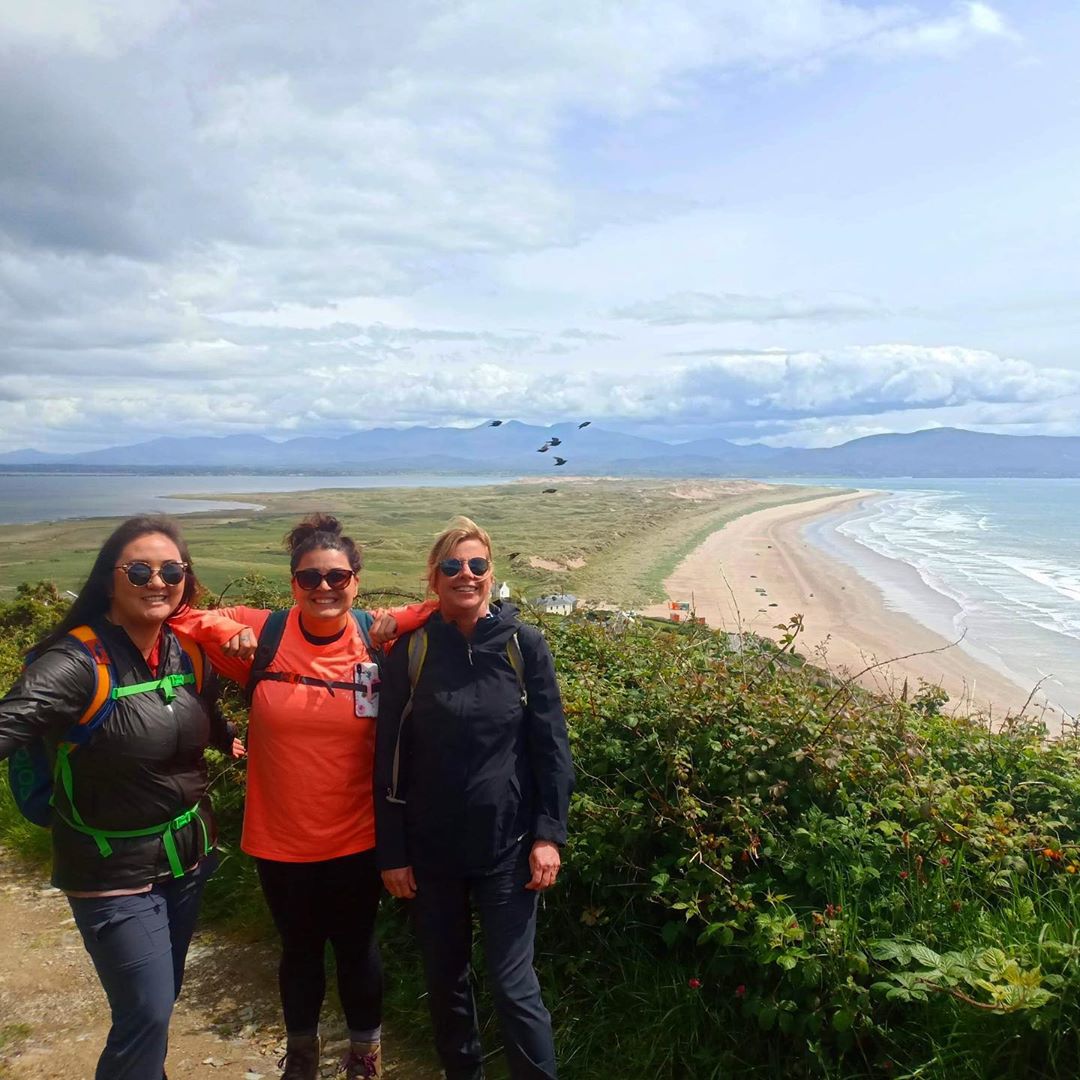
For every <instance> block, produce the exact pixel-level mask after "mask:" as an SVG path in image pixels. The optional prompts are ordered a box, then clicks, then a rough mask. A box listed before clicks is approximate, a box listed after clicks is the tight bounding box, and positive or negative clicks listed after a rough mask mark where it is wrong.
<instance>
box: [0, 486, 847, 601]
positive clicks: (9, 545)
mask: <svg viewBox="0 0 1080 1080" xmlns="http://www.w3.org/2000/svg"><path fill="white" fill-rule="evenodd" d="M253 482H257V478H253ZM545 486H548V484H547V483H542V482H541V483H518V484H505V485H500V486H492V487H480V488H458V489H449V488H420V489H416V488H412V489H402V488H381V489H364V490H355V489H349V490H324V491H303V492H294V493H286V494H280V493H276V494H261V493H258V492H255V493H253V494H252V495H250V496H240V498H250V499H251V500H252V501H253V502H258V503H260V504H264V505H265V508H264V509H262V510H252V511H236V510H229V511H222V512H209V513H198V514H187V515H184V517H183V519H182V522H183V528H184V532H185V534H186V536H187V538H188V541H189V544H190V546H191V552H192V558H193V560H194V562H195V566H196V570H197V572H198V575H199V577H200V579H201V580H202V582H203V583H204V584H205V585H206V586H207V587H208V588H209V589H210V590H211V591H212V592H213V593H214V594H215V595H221V593H222V592H223V591H226V590H227V589H228V587H229V585H230V582H234V581H236V580H237V579H239V578H242V577H244V576H245V575H249V574H252V573H254V574H259V575H261V576H263V577H266V578H268V579H270V580H271V581H278V582H281V583H282V584H284V582H285V581H286V579H287V577H288V564H287V562H286V558H285V554H284V551H283V548H282V545H281V539H282V537H283V536H284V534H285V532H286V531H287V529H288V528H290V527H291V526H292V524H293V523H295V521H296V520H297V519H298V518H299V517H300V516H302V515H304V514H307V513H310V512H311V511H313V510H325V511H330V512H331V513H334V514H336V515H338V516H339V517H340V518H341V519H342V520H343V521H344V523H345V525H346V526H347V530H348V531H349V533H350V535H352V536H353V537H354V539H356V540H357V541H359V542H360V543H361V544H362V546H363V548H364V553H365V554H364V572H363V575H362V578H361V591H362V592H384V591H385V592H398V593H402V594H405V595H409V596H417V595H421V594H422V593H423V591H424V558H425V555H426V553H427V549H428V547H429V545H430V543H431V540H432V538H433V537H434V536H435V535H436V534H437V533H438V532H439V531H440V529H442V528H443V526H444V525H445V524H446V522H447V520H448V519H449V518H450V517H451V516H453V515H454V514H467V515H468V516H470V517H472V518H474V519H475V520H476V521H477V522H479V523H480V524H481V525H483V526H484V527H485V528H487V529H488V530H489V532H490V533H491V534H492V539H493V542H494V544H495V562H496V574H497V576H498V578H499V580H500V581H502V580H505V581H508V582H509V583H510V585H511V587H512V588H513V589H514V592H515V594H517V593H524V594H525V595H529V596H535V595H538V594H542V593H545V592H553V591H557V592H564V591H566V592H572V593H574V594H576V595H577V596H579V597H581V598H583V599H585V600H588V601H591V602H593V603H599V604H604V603H606V604H613V605H618V606H622V607H631V606H640V605H643V604H645V603H648V602H650V601H657V600H661V599H663V588H662V582H663V579H664V577H666V576H667V575H668V574H669V573H670V572H671V570H672V569H673V568H674V567H675V565H676V564H677V563H678V561H679V560H680V559H681V558H682V557H683V556H684V555H686V554H687V553H688V552H689V551H691V550H692V549H693V548H694V547H696V546H697V545H698V544H699V543H701V541H702V540H704V539H705V537H706V536H708V534H709V533H710V532H712V531H714V530H715V529H717V528H719V527H720V526H721V525H722V524H724V523H725V522H727V521H730V520H731V519H732V518H735V517H738V516H739V515H740V514H745V513H748V512H750V511H752V510H757V509H761V508H763V507H765V506H775V505H777V504H779V503H787V502H796V501H801V500H804V499H813V498H818V497H820V496H821V495H823V494H825V493H826V491H828V492H829V493H830V494H832V493H835V489H823V488H806V487H795V486H793V485H764V484H750V483H746V482H742V481H708V480H703V481H696V480H695V481H678V480H595V481H593V480H568V481H563V482H561V483H560V485H559V489H558V491H557V492H556V493H555V494H554V495H544V494H543V493H542V492H543V488H544V487H545ZM193 494H195V493H193ZM116 521H117V519H110V518H94V519H90V520H74V521H61V522H49V523H41V524H32V525H9V526H4V527H2V528H0V598H5V597H7V598H10V597H11V596H13V595H14V592H15V589H16V588H17V586H18V585H19V584H20V583H21V582H27V581H41V580H48V581H53V582H55V583H56V584H57V586H58V587H59V588H61V589H77V588H78V587H79V585H80V584H81V583H82V581H83V580H84V579H85V575H86V572H87V570H88V569H89V566H90V562H91V560H92V558H93V556H94V554H95V552H96V551H97V549H98V547H99V546H100V544H101V542H102V540H103V539H104V538H105V537H106V536H107V535H108V533H109V531H110V530H111V529H112V528H113V527H114V525H115V524H116ZM534 559H538V560H543V561H545V562H549V563H557V564H560V565H561V566H564V567H567V568H566V569H549V568H545V567H543V566H534V565H532V560H534ZM227 596H228V592H227V591H226V597H227Z"/></svg>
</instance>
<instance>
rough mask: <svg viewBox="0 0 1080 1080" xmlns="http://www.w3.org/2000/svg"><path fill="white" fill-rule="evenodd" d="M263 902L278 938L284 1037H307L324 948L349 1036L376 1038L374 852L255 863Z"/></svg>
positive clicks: (322, 985) (315, 1013) (378, 975)
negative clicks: (330, 953) (334, 971)
mask: <svg viewBox="0 0 1080 1080" xmlns="http://www.w3.org/2000/svg"><path fill="white" fill-rule="evenodd" d="M255 862H256V865H257V867H258V871H259V882H260V883H261V885H262V890H263V895H264V896H265V897H266V903H267V906H268V907H269V908H270V914H271V916H272V917H273V919H274V925H275V926H276V927H277V930H278V933H279V934H280V935H281V964H280V966H279V968H278V985H279V986H280V988H281V1006H282V1010H283V1012H284V1014H285V1030H286V1031H287V1032H288V1033H289V1034H290V1035H314V1034H316V1032H317V1031H318V1030H319V1013H320V1011H321V1010H322V1003H323V998H324V997H325V996H326V959H325V958H326V943H327V942H329V943H330V946H331V948H332V949H333V950H334V961H335V965H336V967H337V984H338V996H339V997H340V998H341V1007H342V1010H343V1011H344V1013H345V1022H346V1024H348V1027H349V1033H350V1035H351V1037H352V1038H353V1039H355V1040H357V1041H368V1039H370V1038H371V1037H376V1038H377V1032H378V1028H379V1025H380V1024H381V1022H382V965H381V963H380V961H379V947H378V945H377V944H376V942H375V914H376V912H377V911H378V907H379V894H380V893H381V892H382V880H381V878H380V877H379V873H378V871H377V870H376V869H375V851H374V849H372V850H370V851H362V852H359V853H358V854H356V855H345V856H343V857H342V858H339V859H326V860H323V861H320V862H309V863H287V862H277V861H274V860H271V859H256V860H255Z"/></svg>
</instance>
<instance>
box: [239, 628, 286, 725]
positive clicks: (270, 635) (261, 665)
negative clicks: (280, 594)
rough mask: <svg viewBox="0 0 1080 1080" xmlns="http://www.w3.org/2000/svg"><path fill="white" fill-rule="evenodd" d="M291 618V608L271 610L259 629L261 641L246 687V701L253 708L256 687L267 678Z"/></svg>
mask: <svg viewBox="0 0 1080 1080" xmlns="http://www.w3.org/2000/svg"><path fill="white" fill-rule="evenodd" d="M288 618H289V610H288V609H287V608H286V609H285V610H283V611H271V612H270V618H268V619H267V620H266V622H265V623H263V628H262V630H260V631H259V643H258V645H257V646H256V647H255V659H254V660H253V661H252V664H251V674H250V675H248V681H247V686H245V687H244V702H245V704H246V705H247V707H248V708H249V709H250V708H251V698H252V695H253V694H254V693H255V687H256V686H258V684H259V683H260V682H262V680H263V679H265V678H266V669H267V668H268V667H269V666H270V665H271V664H272V663H273V662H274V657H275V656H277V651H278V646H279V645H280V644H281V638H282V635H283V634H284V633H285V623H286V622H287V621H288Z"/></svg>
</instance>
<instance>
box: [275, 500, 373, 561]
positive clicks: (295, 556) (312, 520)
mask: <svg viewBox="0 0 1080 1080" xmlns="http://www.w3.org/2000/svg"><path fill="white" fill-rule="evenodd" d="M341 530H342V525H341V522H340V521H338V519H337V518H336V517H333V516H332V515H330V514H318V513H317V514H309V515H308V516H307V517H306V518H304V520H303V521H301V522H300V523H299V524H298V525H295V526H294V527H293V528H291V529H290V530H289V531H288V532H287V533H286V534H285V547H286V548H288V551H289V569H290V570H291V571H292V572H293V573H295V572H296V568H297V567H298V566H299V565H300V560H301V559H302V558H303V557H304V556H305V555H306V554H307V553H308V552H309V551H340V552H342V553H343V554H344V555H345V557H346V558H347V559H348V560H349V566H351V567H352V570H353V573H359V572H360V568H361V567H362V566H363V565H364V560H363V559H362V557H361V552H360V546H359V545H358V544H357V543H356V541H354V540H353V539H352V538H351V537H349V536H343V535H342V531H341Z"/></svg>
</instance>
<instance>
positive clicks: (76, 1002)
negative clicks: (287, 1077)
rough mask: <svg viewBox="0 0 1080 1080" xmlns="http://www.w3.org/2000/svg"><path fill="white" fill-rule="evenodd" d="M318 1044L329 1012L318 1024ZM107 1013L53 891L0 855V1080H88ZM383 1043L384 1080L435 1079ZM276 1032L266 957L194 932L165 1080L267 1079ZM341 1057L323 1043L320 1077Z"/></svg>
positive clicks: (276, 1050) (278, 1043) (279, 1040)
mask: <svg viewBox="0 0 1080 1080" xmlns="http://www.w3.org/2000/svg"><path fill="white" fill-rule="evenodd" d="M323 1029H324V1031H325V1032H327V1033H328V1035H329V1036H330V1037H332V1038H333V1037H337V1036H338V1035H339V1034H340V1033H341V1032H342V1031H343V1025H342V1020H341V1017H340V1016H333V1015H330V1016H324V1024H323ZM108 1030H109V1011H108V1005H107V1003H106V1001H105V995H104V993H103V992H102V990H101V987H100V985H99V984H98V981H97V978H96V976H95V974H94V969H93V967H92V965H91V963H90V958H89V957H88V956H87V955H86V951H85V950H84V949H83V945H82V939H81V938H80V936H79V932H78V930H76V928H75V924H74V922H73V921H72V918H71V911H70V909H69V908H68V905H67V902H66V900H65V899H64V896H63V894H62V893H59V892H57V891H56V890H55V889H51V888H47V887H44V886H43V884H42V883H41V882H40V881H39V880H35V879H34V878H33V877H31V876H30V875H29V874H27V873H23V872H20V871H14V870H12V869H10V863H8V860H6V859H5V858H4V855H3V852H2V851H0V1080H61V1078H63V1080H93V1076H94V1067H95V1065H96V1063H97V1057H98V1054H99V1053H100V1052H101V1047H102V1046H103V1045H104V1042H105V1036H106V1034H107V1032H108ZM395 1044H396V1040H395V1039H394V1038H392V1033H391V1032H387V1033H386V1035H385V1040H384V1045H385V1047H386V1051H387V1054H388V1060H387V1062H386V1065H385V1068H384V1072H385V1074H386V1076H387V1077H389V1078H391V1080H435V1078H436V1077H438V1076H439V1075H441V1074H440V1073H439V1072H437V1071H436V1070H434V1069H433V1068H432V1067H431V1066H430V1065H428V1064H426V1063H424V1062H420V1061H416V1060H410V1059H405V1058H403V1056H402V1053H401V1048H400V1047H397V1048H395ZM283 1045H284V1032H283V1030H282V1027H281V1020H280V1014H279V1011H278V1001H277V976H276V957H275V953H274V950H273V949H272V948H271V947H270V946H268V945H264V944H256V945H249V944H237V943H235V942H233V941H226V940H224V939H221V938H218V937H217V936H215V935H214V933H213V932H211V931H200V932H199V933H198V934H197V935H196V937H195V941H194V942H193V943H192V947H191V952H190V954H189V959H188V967H187V976H186V979H185V983H184V993H183V995H182V996H181V998H180V1001H179V1002H178V1003H177V1006H176V1012H175V1013H174V1015H173V1021H172V1029H171V1035H170V1049H169V1061H168V1071H169V1078H170V1080H274V1078H276V1077H277V1076H278V1075H279V1072H278V1068H277V1061H278V1058H279V1057H280V1056H281V1054H282V1052H283ZM344 1049H345V1043H344V1042H343V1041H337V1042H333V1041H331V1042H330V1043H329V1044H328V1045H327V1048H326V1051H325V1052H324V1055H323V1060H324V1068H323V1071H322V1075H323V1076H324V1077H331V1076H334V1075H335V1074H336V1063H337V1061H338V1060H339V1059H340V1056H341V1054H342V1052H343V1051H344Z"/></svg>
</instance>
